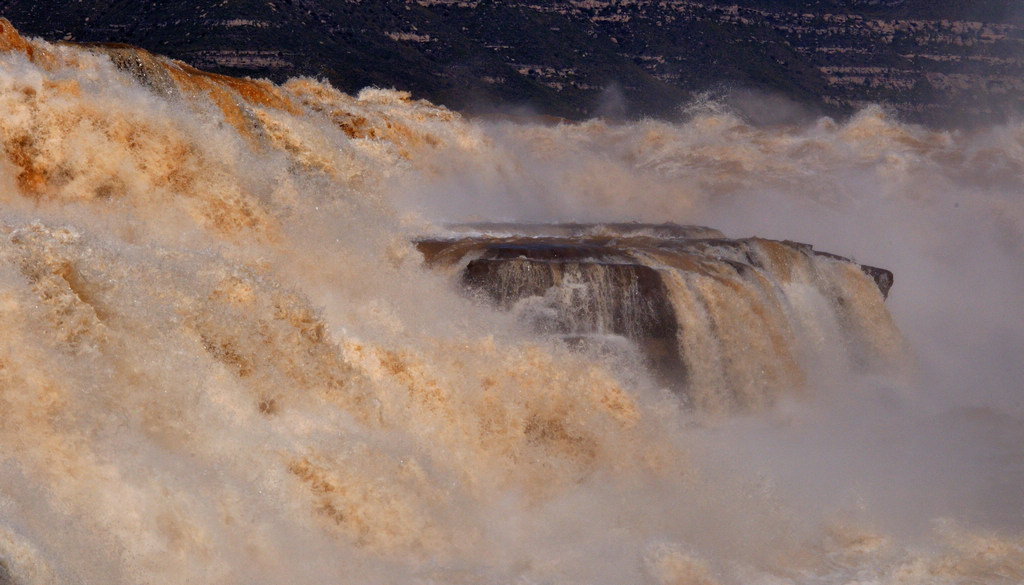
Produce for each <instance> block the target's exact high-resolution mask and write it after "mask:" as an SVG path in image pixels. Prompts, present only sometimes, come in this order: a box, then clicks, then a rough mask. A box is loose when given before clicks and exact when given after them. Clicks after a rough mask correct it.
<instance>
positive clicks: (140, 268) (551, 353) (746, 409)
mask: <svg viewBox="0 0 1024 585" xmlns="http://www.w3.org/2000/svg"><path fill="white" fill-rule="evenodd" d="M0 51H2V52H0V340H2V342H0V454H2V456H0V583H17V584H24V585H29V584H33V585H34V584H37V583H38V584H43V583H47V584H49V583H54V584H57V583H141V582H153V583H223V584H232V583H253V582H258V583H301V582H332V583H334V582H337V583H368V582H374V583H423V584H427V583H481V584H482V583H509V584H511V583H552V584H582V583H608V584H612V583H651V584H664V585H670V584H671V585H684V584H702V585H709V584H720V585H727V584H749V583H754V584H761V583H763V584H773V585H774V584H780V583H815V584H818V583H829V584H832V583H836V584H840V583H843V584H845V583H855V582H856V583H906V584H910V583H924V582H927V583H978V582H984V583H1018V582H1020V581H1021V580H1024V495H1022V492H1024V490H1021V489H1020V486H1021V485H1024V431H1022V429H1024V424H1022V423H1024V405H1022V396H1021V394H1020V390H1019V387H1018V386H1019V380H1020V379H1022V377H1024V370H1022V366H1021V364H1020V360H1019V359H1018V356H1017V353H1018V351H1019V348H1020V347H1024V318H1022V317H1021V316H1020V312H1019V311H1017V310H1016V308H1017V305H1018V304H1019V300H1020V299H1021V298H1024V231H1022V226H1024V205H1022V204H1021V201H1020V193H1022V192H1024V126H1021V125H1019V124H1007V125H1004V126H1001V127H993V128H990V129H986V130H980V131H977V132H974V133H970V134H968V133H961V132H933V131H930V130H927V129H923V128H918V127H910V126H906V125H903V124H900V123H899V122H897V121H894V120H892V119H891V118H889V117H887V116H886V115H885V114H884V112H882V111H881V110H880V109H877V108H872V109H868V110H865V111H864V112H861V113H860V114H859V115H858V116H856V117H854V118H853V119H851V120H849V121H847V122H843V123H838V122H835V121H832V120H828V119H823V120H820V121H818V122H816V123H814V124H811V125H809V126H806V127H784V128H783V127H778V128H758V127H754V126H751V125H749V124H746V123H745V122H744V121H743V120H742V119H740V118H738V117H736V116H734V115H732V114H730V113H729V112H728V111H724V110H723V109H721V108H720V107H719V106H717V105H716V104H703V105H700V107H696V106H695V107H693V108H691V109H690V110H691V112H692V115H691V116H690V117H688V118H687V119H686V120H685V121H683V122H678V123H668V122H658V121H640V122H635V123H630V124H621V125H609V124H606V123H604V122H602V121H599V120H595V121H591V122H586V123H581V124H572V125H570V124H560V125H556V126H550V125H542V124H532V123H525V122H524V123H511V122H487V121H479V120H471V119H466V118H463V117H462V116H460V115H458V114H456V113H453V112H450V111H448V110H446V109H444V108H442V107H437V106H434V105H431V104H429V103H426V102H422V101H413V100H411V99H410V98H409V96H408V95H407V94H404V93H401V92H397V91H393V90H382V89H366V90H364V91H362V92H360V93H359V95H357V96H348V95H345V94H342V93H340V92H338V91H336V90H335V89H333V88H332V87H330V86H329V85H327V84H325V83H323V82H320V81H317V80H313V79H305V78H303V79H294V80H291V81H289V82H287V83H285V84H283V85H274V84H271V83H269V82H266V81H257V80H250V79H234V78H229V77H223V76H218V75H213V74H209V73H205V72H202V71H198V70H195V69H192V68H190V67H188V66H186V65H184V64H182V63H179V62H175V61H172V60H169V59H165V58H162V57H159V56H154V55H151V54H148V53H146V52H144V51H141V50H137V49H133V48H130V47H124V46H79V45H66V44H50V43H47V42H44V41H41V40H36V39H26V38H23V37H21V36H20V35H19V34H18V33H17V32H16V31H15V30H14V28H13V27H12V26H11V24H10V23H8V22H7V21H5V20H2V19H0ZM698 224H700V225H710V226H714V228H717V229H711V228H695V227H684V226H692V225H698ZM718 230H721V231H718ZM795 242H806V244H797V243H795ZM812 244H813V247H812ZM826 252H827V253H826ZM874 266H879V267H884V269H888V270H891V271H892V273H889V272H888V271H887V270H884V269H881V268H873V267H874ZM893 274H895V284H893ZM890 286H892V289H891V292H890ZM887 294H888V299H886V295H887Z"/></svg>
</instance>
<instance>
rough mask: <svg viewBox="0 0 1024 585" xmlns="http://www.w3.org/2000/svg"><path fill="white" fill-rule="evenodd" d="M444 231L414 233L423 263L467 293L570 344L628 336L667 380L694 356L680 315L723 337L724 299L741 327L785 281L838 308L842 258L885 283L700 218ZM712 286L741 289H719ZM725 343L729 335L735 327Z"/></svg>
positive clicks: (886, 280) (843, 300) (675, 379)
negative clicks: (731, 235) (696, 222)
mask: <svg viewBox="0 0 1024 585" xmlns="http://www.w3.org/2000/svg"><path fill="white" fill-rule="evenodd" d="M450 229H451V232H452V235H450V236H446V237H439V238H423V239H420V240H418V241H417V242H416V245H417V247H418V249H419V250H420V252H421V253H422V254H423V256H424V259H425V261H426V264H427V265H428V266H431V267H436V268H447V269H448V270H451V271H453V272H454V273H455V275H456V278H457V279H458V282H459V283H460V284H461V286H462V287H464V288H465V289H466V290H467V291H469V292H471V293H472V294H475V295H479V296H481V297H483V298H485V299H487V300H488V301H489V302H492V303H493V304H494V305H495V306H497V307H498V308H500V309H502V310H506V311H515V312H516V313H517V314H518V315H519V316H520V317H521V318H522V319H524V320H525V321H526V322H528V323H529V324H530V325H531V326H532V327H533V328H534V329H535V330H537V331H538V332H541V333H545V334H551V335H558V336H561V337H562V338H563V339H565V340H566V341H567V342H569V343H572V344H576V343H584V342H587V341H588V340H590V341H593V340H595V339H607V338H625V339H628V340H629V341H631V342H633V343H634V344H635V345H636V346H637V347H638V348H639V349H640V350H641V352H642V354H643V355H644V356H645V358H646V360H647V361H648V362H649V364H650V365H651V366H652V369H653V371H655V372H657V374H658V375H659V377H661V378H662V379H663V380H669V381H671V382H672V383H673V385H675V386H685V384H686V380H687V378H688V376H689V370H692V369H693V363H692V362H693V360H694V359H697V358H695V357H694V356H687V355H686V352H687V350H686V349H685V347H686V343H685V342H684V339H686V338H687V335H685V333H687V332H685V331H684V328H685V327H686V325H684V324H686V323H691V324H692V323H695V322H697V321H700V322H702V323H709V324H710V325H709V331H711V332H712V334H713V335H717V336H718V338H719V339H717V340H716V341H717V342H723V341H722V339H721V338H723V337H725V336H726V330H727V329H728V328H729V325H728V323H727V321H729V320H730V319H731V317H729V316H727V315H724V314H723V312H728V311H729V308H728V307H729V304H730V303H732V304H735V305H737V307H736V311H737V312H742V311H746V313H748V314H749V315H747V314H745V315H744V316H743V318H745V319H748V320H753V322H751V323H749V327H752V328H757V329H764V328H766V327H769V325H768V324H767V323H768V322H771V323H776V322H779V321H780V319H779V318H774V319H770V318H768V317H765V316H764V315H766V314H768V313H772V312H775V313H780V312H781V313H787V310H786V309H784V308H780V307H784V306H786V305H787V303H788V301H787V299H785V292H784V289H786V288H787V287H791V286H800V285H806V286H811V287H814V288H815V290H820V291H821V294H822V295H823V297H824V298H827V299H828V300H829V301H830V302H831V305H832V306H834V307H835V308H836V309H835V310H836V311H837V312H843V311H847V309H846V308H845V307H847V305H849V304H850V302H851V299H850V298H848V297H850V295H852V294H854V293H853V292H851V291H848V290H845V289H846V288H847V285H846V284H844V283H843V282H841V280H842V279H839V280H836V279H835V277H834V276H833V275H834V274H835V273H836V271H837V270H840V269H842V267H844V266H853V267H857V268H859V269H860V272H861V273H863V275H866V276H868V277H869V278H870V279H871V281H872V282H874V284H875V286H876V287H877V289H878V292H879V293H881V298H884V297H885V296H886V295H887V294H888V292H889V288H890V287H891V286H892V282H893V277H892V273H891V272H889V271H888V270H885V269H882V268H876V267H873V266H860V265H857V264H855V263H853V262H852V261H851V260H849V259H847V258H843V257H841V256H837V255H834V254H828V253H824V252H817V251H815V250H814V249H813V248H812V247H811V246H810V245H807V244H800V243H795V242H778V241H773V240H763V239H759V238H745V239H727V238H725V237H724V235H723V234H722V233H721V232H718V231H717V230H713V229H710V228H705V227H699V226H680V225H675V224H658V225H652V224H632V223H631V224H599V225H593V224H575V223H574V224H551V225H536V224H529V225H519V224H460V225H457V226H451V228H450ZM861 278H863V276H861ZM869 286H870V285H869ZM716 287H718V288H716ZM854 288H856V287H854ZM715 290H718V291H720V292H715ZM721 291H726V292H727V293H728V294H732V293H731V292H728V291H733V292H735V293H737V294H738V295H739V296H738V297H736V298H735V299H723V295H722V293H721ZM858 294H860V293H858ZM876 296H878V295H876ZM737 299H739V300H737ZM878 302H881V300H880V299H879V300H878ZM740 305H742V306H740ZM723 307H724V308H723ZM838 319H839V321H843V320H846V321H848V320H849V319H848V318H847V317H842V316H840V317H839V318H838ZM762 320H765V321H764V322H762ZM781 320H782V321H785V319H784V318H782V319H781ZM773 326H774V325H773ZM743 327H744V325H741V326H740V327H739V329H740V330H742V329H743ZM785 327H787V326H783V327H782V328H783V329H785ZM735 329H737V327H735V326H733V330H735ZM715 332H717V333H715ZM785 335H787V333H786V332H785V331H783V332H781V333H779V336H783V337H784V336H785ZM789 335H791V334H789ZM779 336H777V337H779ZM729 342H730V343H737V340H736V339H735V335H732V336H731V337H730V340H729ZM738 343H740V344H741V345H742V344H743V343H744V342H743V341H742V340H739V341H738ZM780 343H781V342H780ZM782 345H784V344H782ZM779 359H780V360H783V361H784V360H785V359H788V356H781V357H780V358H779ZM726 361H728V360H726Z"/></svg>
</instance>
